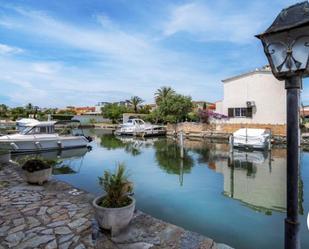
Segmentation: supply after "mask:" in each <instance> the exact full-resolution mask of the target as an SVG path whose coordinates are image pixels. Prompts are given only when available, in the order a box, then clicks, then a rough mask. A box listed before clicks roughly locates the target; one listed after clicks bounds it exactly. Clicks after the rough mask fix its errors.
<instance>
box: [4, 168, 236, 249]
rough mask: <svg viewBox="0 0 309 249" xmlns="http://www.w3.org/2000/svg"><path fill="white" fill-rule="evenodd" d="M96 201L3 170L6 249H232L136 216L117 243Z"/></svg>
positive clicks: (60, 185) (54, 183)
mask: <svg viewBox="0 0 309 249" xmlns="http://www.w3.org/2000/svg"><path fill="white" fill-rule="evenodd" d="M93 198H94V196H92V195H90V194H89V193H86V192H84V191H82V190H79V189H76V188H74V187H72V186H70V185H69V184H66V183H63V182H60V181H56V180H51V181H49V182H48V183H45V184H44V185H43V186H37V185H29V184H27V183H26V182H25V181H24V180H23V178H22V177H21V174H20V169H19V167H18V166H16V165H12V164H10V165H1V167H0V249H3V248H18V249H23V248H45V249H53V248H60V249H67V248H69V249H71V248H74V249H83V248H104V249H149V248H151V249H159V248H160V249H178V248H179V249H231V248H230V247H228V246H226V245H224V244H216V243H215V242H214V241H213V240H211V239H208V238H206V237H204V236H201V235H199V234H196V233H193V232H189V231H186V230H184V229H182V228H180V227H177V226H175V225H172V224H168V223H166V222H163V221H161V220H158V219H155V218H153V217H151V216H149V215H146V214H144V213H142V212H140V211H136V212H135V215H134V218H133V220H132V222H131V224H130V225H129V226H128V228H127V229H126V230H124V231H123V232H122V233H121V234H120V235H118V236H117V237H112V238H111V236H110V235H109V233H108V232H106V231H105V232H103V231H101V230H100V229H99V228H98V225H97V222H96V221H95V219H94V213H93V209H92V206H91V201H92V200H93Z"/></svg>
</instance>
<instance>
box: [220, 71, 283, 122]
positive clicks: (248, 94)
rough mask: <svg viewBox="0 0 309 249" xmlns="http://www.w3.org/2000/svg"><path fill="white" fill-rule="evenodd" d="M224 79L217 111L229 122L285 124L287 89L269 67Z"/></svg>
mask: <svg viewBox="0 0 309 249" xmlns="http://www.w3.org/2000/svg"><path fill="white" fill-rule="evenodd" d="M222 82H223V92H224V94H223V96H224V97H223V100H222V101H218V102H216V112H217V113H220V114H223V115H226V116H228V117H229V119H228V121H226V122H228V123H247V124H272V125H277V124H280V125H284V124H286V90H285V87H284V82H283V81H278V80H277V79H276V78H275V77H274V76H273V75H272V73H271V71H270V68H269V67H264V68H261V69H256V70H255V71H252V72H248V73H244V74H241V75H237V76H234V77H231V78H228V79H225V80H222Z"/></svg>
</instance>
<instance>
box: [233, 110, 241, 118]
mask: <svg viewBox="0 0 309 249" xmlns="http://www.w3.org/2000/svg"><path fill="white" fill-rule="evenodd" d="M234 116H235V117H240V116H241V112H240V108H235V109H234Z"/></svg>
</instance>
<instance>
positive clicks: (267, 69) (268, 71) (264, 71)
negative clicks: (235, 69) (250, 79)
mask: <svg viewBox="0 0 309 249" xmlns="http://www.w3.org/2000/svg"><path fill="white" fill-rule="evenodd" d="M253 74H272V72H271V69H270V67H269V66H268V65H267V66H264V67H262V68H256V69H255V70H253V71H250V72H246V73H243V74H239V75H236V76H232V77H229V78H226V79H224V80H222V82H223V83H226V82H229V81H232V80H237V79H240V78H243V77H247V76H249V75H253Z"/></svg>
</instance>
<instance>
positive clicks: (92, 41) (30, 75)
mask: <svg viewBox="0 0 309 249" xmlns="http://www.w3.org/2000/svg"><path fill="white" fill-rule="evenodd" d="M15 10H16V11H17V13H19V14H18V16H17V17H16V16H2V17H0V25H1V23H2V22H5V23H6V24H9V25H10V28H11V29H13V30H14V32H16V33H18V32H21V33H23V34H24V35H27V36H28V37H32V38H33V39H37V40H40V41H41V40H42V41H43V42H45V44H48V45H49V46H50V47H52V48H53V50H54V49H57V48H58V47H61V48H62V47H63V46H66V47H65V48H69V49H72V48H73V49H74V50H76V51H77V53H79V52H82V53H83V52H86V57H87V56H88V55H89V56H90V57H91V58H94V60H93V61H91V63H90V65H87V64H82V65H78V63H77V64H75V63H74V62H72V63H70V62H62V61H60V60H61V56H60V59H59V60H58V61H54V62H48V61H44V60H41V61H38V60H37V59H33V58H31V59H28V61H24V60H23V61H22V60H19V59H18V58H10V60H8V59H6V60H4V59H1V58H0V67H1V69H2V71H3V72H5V73H4V74H3V75H2V78H0V80H1V79H2V80H5V81H6V82H8V83H11V84H14V85H16V82H18V83H19V84H22V83H21V82H30V85H28V86H20V87H21V88H19V89H16V90H15V91H17V92H18V93H12V94H9V96H10V97H11V98H14V99H15V100H19V99H21V100H22V101H23V102H27V101H26V100H28V101H31V102H33V103H34V104H37V105H43V106H52V105H55V106H65V105H70V104H74V105H82V104H87V105H90V104H95V103H96V102H98V101H104V100H120V99H123V98H129V97H130V96H132V95H139V96H141V97H142V98H143V99H145V100H146V101H147V102H152V101H153V93H154V91H155V90H156V89H157V88H159V87H161V86H163V85H170V86H172V87H174V88H175V89H176V90H177V91H179V92H181V93H183V94H190V95H193V97H195V98H198V99H203V98H205V95H206V94H207V93H209V92H210V91H211V92H212V93H213V95H214V97H212V98H213V100H214V99H215V98H216V97H215V96H217V95H218V93H219V92H220V91H221V89H220V87H218V85H217V84H218V82H219V80H220V75H219V74H216V73H214V72H212V73H211V70H210V68H212V67H213V64H214V63H205V67H204V68H203V69H201V67H200V66H198V67H194V64H197V65H198V64H200V61H199V60H197V59H196V58H195V59H194V58H193V57H191V56H190V55H188V54H185V53H180V52H174V51H172V50H166V49H163V48H161V47H160V45H159V44H158V43H157V41H153V39H152V37H151V38H148V37H147V36H144V35H142V34H134V33H132V32H129V31H124V30H121V28H119V27H117V26H116V25H114V24H113V23H112V21H111V20H110V19H109V18H108V17H106V16H104V15H100V16H99V15H98V16H96V17H97V21H99V23H100V25H98V26H95V27H92V28H87V29H86V28H83V27H80V26H78V25H73V24H70V23H66V22H63V21H60V20H56V19H54V18H52V17H50V16H48V15H46V14H45V13H42V12H37V11H31V10H27V11H25V10H24V9H21V8H15ZM1 19H3V20H1ZM1 21H2V22H1ZM81 59H82V58H81ZM203 60H204V61H205V58H203ZM209 60H210V59H209ZM209 62H210V61H209ZM3 77H6V78H5V79H4V78H3ZM13 79H14V80H13ZM201 86H202V87H203V88H204V89H205V88H207V92H206V91H205V92H202V91H200V89H201ZM34 89H35V91H34ZM40 91H41V92H40ZM39 93H41V95H42V96H44V97H41V96H40V94H39ZM47 93H48V94H47ZM112 95H113V96H112ZM117 98H118V99H117Z"/></svg>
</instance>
